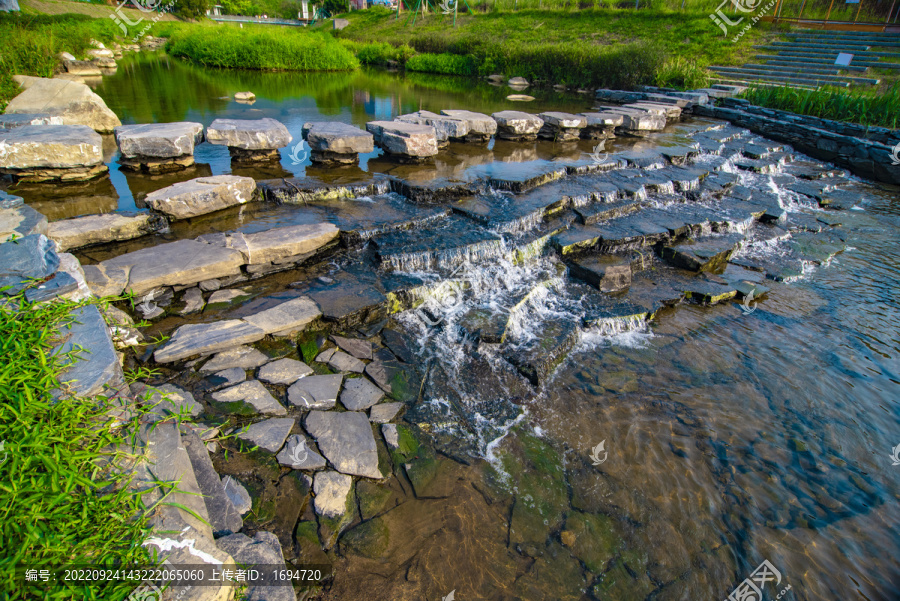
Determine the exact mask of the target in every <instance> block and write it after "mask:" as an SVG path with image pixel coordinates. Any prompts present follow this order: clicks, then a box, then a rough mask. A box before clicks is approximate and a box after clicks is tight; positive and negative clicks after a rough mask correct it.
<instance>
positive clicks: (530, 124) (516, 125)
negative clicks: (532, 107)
mask: <svg viewBox="0 0 900 601" xmlns="http://www.w3.org/2000/svg"><path fill="white" fill-rule="evenodd" d="M491 117H493V119H494V121H496V122H497V135H498V136H500V137H501V138H504V137H519V136H536V135H537V133H538V132H539V131H540V129H541V127H543V126H544V120H543V119H541V118H540V117H538V116H537V115H532V114H531V113H524V112H522V111H500V112H497V113H494V114H493V115H491Z"/></svg>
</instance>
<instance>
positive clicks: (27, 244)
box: [0, 234, 59, 294]
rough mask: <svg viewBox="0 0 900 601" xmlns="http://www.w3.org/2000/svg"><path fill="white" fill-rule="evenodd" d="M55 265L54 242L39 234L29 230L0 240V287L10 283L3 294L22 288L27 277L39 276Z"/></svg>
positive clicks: (48, 274)
mask: <svg viewBox="0 0 900 601" xmlns="http://www.w3.org/2000/svg"><path fill="white" fill-rule="evenodd" d="M57 269H59V255H58V254H57V253H56V250H55V249H54V244H53V242H52V241H50V240H49V239H48V238H47V237H46V236H44V235H43V234H30V235H28V236H25V237H24V238H19V239H17V240H15V241H14V242H4V243H3V244H0V287H2V286H12V288H11V289H10V290H7V291H6V293H7V294H15V293H16V292H19V291H20V290H22V289H23V288H24V287H25V286H26V284H27V283H28V281H29V280H31V279H43V278H46V277H47V276H50V275H52V274H53V273H55V272H56V270H57Z"/></svg>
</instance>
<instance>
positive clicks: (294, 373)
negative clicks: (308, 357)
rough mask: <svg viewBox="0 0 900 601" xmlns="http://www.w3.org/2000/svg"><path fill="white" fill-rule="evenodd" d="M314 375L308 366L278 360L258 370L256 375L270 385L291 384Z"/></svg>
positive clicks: (291, 361)
mask: <svg viewBox="0 0 900 601" xmlns="http://www.w3.org/2000/svg"><path fill="white" fill-rule="evenodd" d="M313 373H315V372H314V371H313V370H312V368H311V367H310V366H308V365H307V364H306V363H303V362H302V361H297V360H296V359H289V358H285V359H279V360H277V361H272V362H271V363H267V364H265V365H263V366H262V367H260V368H259V372H258V373H257V374H256V377H258V378H259V379H260V380H263V381H265V382H268V383H270V384H293V383H294V382H296V381H297V380H299V379H300V378H305V377H306V376H311V375H312V374H313Z"/></svg>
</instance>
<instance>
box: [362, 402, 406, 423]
mask: <svg viewBox="0 0 900 601" xmlns="http://www.w3.org/2000/svg"><path fill="white" fill-rule="evenodd" d="M401 409H403V403H381V404H379V405H375V406H374V407H372V408H371V409H369V421H370V422H372V423H373V424H386V423H387V422H389V421H391V420H392V419H394V418H395V417H397V414H398V413H400V410H401Z"/></svg>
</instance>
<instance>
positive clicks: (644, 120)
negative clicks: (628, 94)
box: [597, 107, 666, 135]
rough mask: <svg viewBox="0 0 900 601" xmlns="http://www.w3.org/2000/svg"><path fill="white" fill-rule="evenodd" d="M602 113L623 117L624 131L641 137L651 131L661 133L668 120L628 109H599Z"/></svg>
mask: <svg viewBox="0 0 900 601" xmlns="http://www.w3.org/2000/svg"><path fill="white" fill-rule="evenodd" d="M597 108H598V110H599V111H600V112H602V113H611V114H613V115H620V116H621V117H622V126H621V128H622V130H623V131H625V132H627V133H631V134H636V135H640V134H643V133H646V132H650V131H659V130H661V129H664V128H665V127H666V118H665V117H663V116H660V115H651V114H650V113H647V112H645V111H634V110H631V109H626V108H606V107H597Z"/></svg>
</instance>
